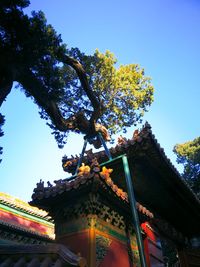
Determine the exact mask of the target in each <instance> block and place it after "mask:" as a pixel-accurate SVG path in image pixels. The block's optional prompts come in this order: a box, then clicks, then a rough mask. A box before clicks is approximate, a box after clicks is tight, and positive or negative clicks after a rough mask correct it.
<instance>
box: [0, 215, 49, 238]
mask: <svg viewBox="0 0 200 267" xmlns="http://www.w3.org/2000/svg"><path fill="white" fill-rule="evenodd" d="M0 220H1V221H3V222H6V223H8V224H11V225H12V224H13V225H16V226H17V227H22V228H23V229H27V230H29V231H34V232H37V233H40V234H50V235H51V234H53V228H50V227H48V226H46V225H43V224H41V223H39V222H35V221H31V220H30V219H28V218H24V217H22V216H18V215H17V214H12V213H11V212H7V211H3V210H0Z"/></svg>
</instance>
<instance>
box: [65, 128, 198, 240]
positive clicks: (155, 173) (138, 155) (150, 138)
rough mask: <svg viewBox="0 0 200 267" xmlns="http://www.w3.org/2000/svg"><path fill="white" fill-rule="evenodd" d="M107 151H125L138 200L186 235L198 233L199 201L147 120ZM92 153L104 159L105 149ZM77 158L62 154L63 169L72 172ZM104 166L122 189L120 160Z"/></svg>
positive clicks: (112, 152) (190, 235)
mask: <svg viewBox="0 0 200 267" xmlns="http://www.w3.org/2000/svg"><path fill="white" fill-rule="evenodd" d="M110 153H111V155H112V157H113V158H115V157H118V156H120V155H123V154H126V155H127V157H128V161H129V166H130V169H131V174H132V180H133V186H134V190H135V194H136V199H137V200H138V201H140V202H141V203H143V204H144V205H145V206H147V207H148V208H149V209H150V210H151V211H153V212H154V213H157V214H159V215H160V216H161V217H162V218H164V219H165V220H166V221H168V222H170V223H171V224H172V225H174V226H175V227H176V228H177V229H178V230H179V231H181V232H182V233H184V234H185V235H187V236H188V237H192V236H195V235H200V228H199V221H200V201H199V199H198V198H197V197H196V195H195V194H194V193H193V192H192V190H191V189H190V187H189V186H188V185H187V183H186V182H185V181H184V180H183V179H182V177H181V175H180V174H179V172H178V171H177V170H176V168H175V167H174V166H173V164H172V163H171V161H170V160H169V159H168V158H167V156H166V154H165V152H164V150H163V148H161V146H160V144H159V143H158V141H157V139H156V138H155V136H154V134H153V133H152V130H151V126H150V125H149V124H148V123H146V124H145V126H144V127H143V128H142V130H141V131H138V130H136V131H135V132H134V133H133V137H132V138H131V139H129V140H127V139H126V138H123V137H120V138H119V142H118V144H117V145H116V146H115V147H113V148H111V149H110ZM92 154H93V153H92V151H91V150H89V151H87V153H86V156H84V158H83V162H84V163H85V164H88V160H89V158H90V156H91V155H92ZM94 155H95V157H96V158H97V160H98V161H99V163H103V162H106V161H108V158H107V155H106V152H105V151H100V152H97V153H94ZM77 161H78V156H75V157H72V158H70V159H69V158H67V157H64V158H63V168H64V170H65V171H69V172H72V173H73V171H74V170H75V168H76V165H77ZM106 166H107V167H110V168H112V169H114V171H113V174H112V179H113V182H114V183H115V184H116V185H118V186H119V187H120V188H122V189H123V190H124V191H126V183H125V179H124V178H122V177H123V172H124V170H123V165H122V164H121V163H120V161H115V162H112V163H110V164H109V163H108V164H107V165H106Z"/></svg>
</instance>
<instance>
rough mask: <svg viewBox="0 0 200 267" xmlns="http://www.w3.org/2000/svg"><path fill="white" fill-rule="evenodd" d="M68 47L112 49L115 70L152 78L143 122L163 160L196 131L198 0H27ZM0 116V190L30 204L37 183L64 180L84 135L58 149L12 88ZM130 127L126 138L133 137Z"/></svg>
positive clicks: (198, 130)
mask: <svg viewBox="0 0 200 267" xmlns="http://www.w3.org/2000/svg"><path fill="white" fill-rule="evenodd" d="M31 2H32V3H31V6H30V8H29V9H28V10H27V12H30V10H42V11H44V13H45V14H46V17H47V20H48V23H50V24H52V25H53V26H54V28H55V29H56V30H57V32H58V33H60V34H61V35H62V39H63V41H64V42H65V43H67V44H68V46H69V47H79V48H80V50H81V51H83V52H85V53H87V54H91V53H93V52H94V50H95V49H96V48H98V49H99V50H100V51H101V52H105V50H110V51H112V52H113V53H114V54H115V55H116V57H117V58H118V62H119V64H129V63H139V64H140V65H141V66H142V67H144V69H145V72H146V75H148V76H150V77H152V81H153V85H154V87H155V101H154V103H153V105H152V106H151V107H150V110H149V112H148V113H147V114H146V115H145V117H144V121H145V120H148V122H149V123H150V124H151V125H152V130H153V132H154V133H155V136H156V138H157V139H158V141H159V143H160V144H161V146H162V147H163V148H164V149H165V152H166V154H167V156H168V157H169V158H170V159H171V161H172V162H173V163H174V164H176V162H175V156H174V155H173V153H172V149H173V146H174V145H175V144H176V143H182V142H185V141H187V140H191V139H193V138H195V137H197V136H199V133H200V123H199V122H200V120H199V118H200V109H199V102H200V88H199V87H200V2H199V1H198V0H165V1H160V0H151V1H149V0H143V1H135V0H123V1H120V0H109V1H107V0H101V1H93V0H85V1H81V0H78V1H73V0H68V1H66V0H59V1H53V0H51V1H49V0H43V1H41V0H34V1H33V0H32V1H31ZM1 112H2V113H3V114H4V115H5V116H6V123H5V125H4V128H3V129H4V132H5V135H4V137H3V138H1V145H2V146H3V147H4V153H3V161H2V163H1V165H0V177H1V188H0V191H3V192H7V193H10V194H11V195H14V196H17V197H20V198H22V199H24V200H30V199H31V194H32V192H33V188H34V187H35V185H36V182H38V181H39V179H43V180H44V181H48V180H49V181H53V180H55V179H60V178H65V177H66V173H64V172H63V171H62V167H61V159H62V156H63V155H64V154H67V155H71V154H76V153H80V152H81V149H82V143H83V141H82V136H78V135H76V136H73V135H71V136H70V138H69V139H68V144H67V145H65V147H64V149H63V150H60V149H58V148H57V144H56V142H55V140H54V137H53V136H52V135H51V134H50V132H51V131H50V129H49V128H48V126H46V125H45V121H43V120H41V119H40V117H39V114H38V109H37V106H36V105H34V104H33V102H32V101H31V100H30V99H26V97H25V96H24V95H23V93H22V92H20V91H19V89H13V90H12V93H11V94H10V95H9V96H8V98H7V101H6V102H4V104H3V106H2V108H1ZM133 130H134V129H133V128H131V129H130V131H129V132H128V134H127V137H128V136H130V137H131V136H132V131H133Z"/></svg>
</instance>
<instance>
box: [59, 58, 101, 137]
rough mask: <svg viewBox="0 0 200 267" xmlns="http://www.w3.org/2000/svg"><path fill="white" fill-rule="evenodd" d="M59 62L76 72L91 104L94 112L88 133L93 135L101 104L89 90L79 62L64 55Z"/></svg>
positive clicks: (84, 73)
mask: <svg viewBox="0 0 200 267" xmlns="http://www.w3.org/2000/svg"><path fill="white" fill-rule="evenodd" d="M60 60H61V61H62V62H63V63H65V64H67V65H69V66H71V67H72V68H73V69H74V70H75V71H76V73H77V75H78V77H79V80H80V82H81V85H82V87H83V90H84V91H85V93H86V95H87V96H88V98H89V100H90V101H91V104H92V106H93V109H94V110H93V112H92V116H91V118H90V124H89V129H88V131H89V132H90V133H91V134H94V133H95V132H96V129H95V122H96V121H97V119H98V118H99V116H100V113H101V104H100V102H99V101H98V99H97V97H96V96H95V94H94V92H93V91H92V89H91V88H90V86H89V83H88V79H87V75H86V72H85V70H84V68H83V66H82V65H81V64H80V62H79V61H77V60H76V59H74V58H71V57H69V56H67V55H64V56H63V57H62V58H61V59H60Z"/></svg>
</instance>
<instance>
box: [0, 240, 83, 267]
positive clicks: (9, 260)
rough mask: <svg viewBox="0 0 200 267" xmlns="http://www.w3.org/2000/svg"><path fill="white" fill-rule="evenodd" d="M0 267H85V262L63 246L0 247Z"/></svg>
mask: <svg viewBox="0 0 200 267" xmlns="http://www.w3.org/2000/svg"><path fill="white" fill-rule="evenodd" d="M0 266H7V267H11V266H24V267H26V266H32V267H40V266H55V267H70V266H80V267H85V266H86V261H85V260H84V259H83V258H82V257H80V256H78V255H75V254H74V253H72V252H71V251H70V250H68V249H67V248H66V247H65V246H63V245H57V244H48V245H16V244H15V245H0Z"/></svg>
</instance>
